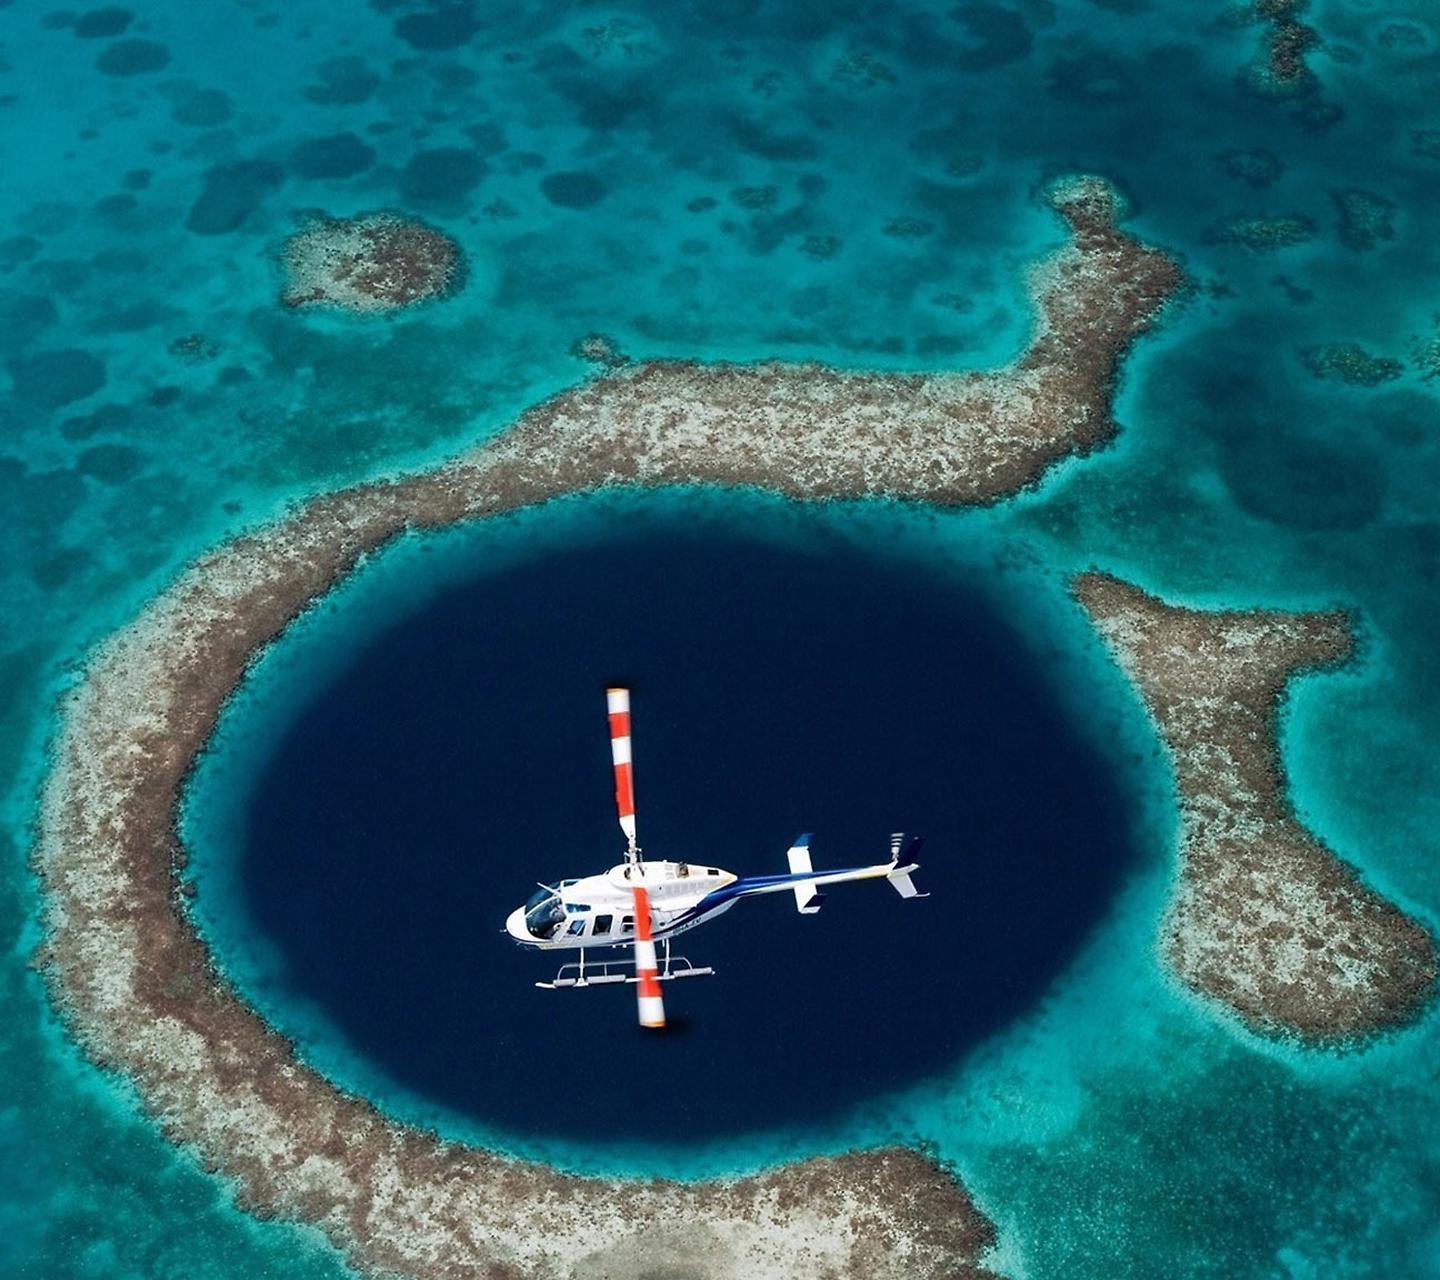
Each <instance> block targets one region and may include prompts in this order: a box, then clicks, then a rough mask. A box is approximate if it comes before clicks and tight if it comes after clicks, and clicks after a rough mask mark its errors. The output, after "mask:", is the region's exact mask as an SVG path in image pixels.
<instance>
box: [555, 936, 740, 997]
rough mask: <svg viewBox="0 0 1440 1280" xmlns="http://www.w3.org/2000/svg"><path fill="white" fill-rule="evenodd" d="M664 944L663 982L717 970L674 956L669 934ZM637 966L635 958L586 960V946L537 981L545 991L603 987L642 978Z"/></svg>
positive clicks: (703, 976)
mask: <svg viewBox="0 0 1440 1280" xmlns="http://www.w3.org/2000/svg"><path fill="white" fill-rule="evenodd" d="M661 945H662V947H663V951H662V954H661V957H660V972H659V974H658V975H657V976H658V977H659V979H660V981H661V982H669V981H670V980H671V979H672V978H705V977H709V976H710V975H711V974H713V973H714V972H715V970H714V969H712V968H710V966H709V965H705V966H704V967H703V968H702V967H700V966H697V965H693V964H691V963H690V961H689V960H687V959H686V958H685V957H684V956H675V957H673V958H672V957H671V955H670V941H669V939H668V938H667V939H666V940H665V942H664V943H662V944H661ZM634 968H635V961H634V960H633V959H630V960H593V961H591V962H590V963H589V964H586V963H585V952H584V951H583V950H582V951H581V952H580V959H579V960H576V961H573V962H571V963H570V964H562V965H561V966H560V970H559V972H558V973H556V975H555V977H554V978H553V979H552V980H551V981H549V982H537V983H536V984H535V985H536V986H537V987H539V988H540V989H541V990H542V991H558V990H560V989H561V988H564V987H600V986H604V985H606V984H607V983H612V982H639V981H640V979H639V978H638V977H637V976H636V975H635V973H634ZM616 970H619V972H616ZM627 970H628V971H629V972H627Z"/></svg>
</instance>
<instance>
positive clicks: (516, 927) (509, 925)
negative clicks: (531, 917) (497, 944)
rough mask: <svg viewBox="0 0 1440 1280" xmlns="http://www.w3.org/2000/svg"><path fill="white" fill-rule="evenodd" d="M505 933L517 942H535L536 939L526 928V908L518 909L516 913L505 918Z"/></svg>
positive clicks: (513, 912)
mask: <svg viewBox="0 0 1440 1280" xmlns="http://www.w3.org/2000/svg"><path fill="white" fill-rule="evenodd" d="M505 932H506V933H508V934H509V935H510V936H511V937H512V938H514V939H515V941H516V942H534V941H535V939H533V938H532V937H531V936H530V931H529V930H528V929H527V928H526V927H525V908H524V907H516V908H515V910H514V911H512V912H511V913H510V914H509V915H508V916H506V917H505Z"/></svg>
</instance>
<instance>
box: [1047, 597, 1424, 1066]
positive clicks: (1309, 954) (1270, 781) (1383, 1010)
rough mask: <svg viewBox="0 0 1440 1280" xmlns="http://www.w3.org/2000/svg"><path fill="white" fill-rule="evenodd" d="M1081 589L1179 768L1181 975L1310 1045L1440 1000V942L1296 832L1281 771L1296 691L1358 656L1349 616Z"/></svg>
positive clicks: (1166, 937) (1170, 947) (1173, 913)
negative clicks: (1229, 607) (1200, 606)
mask: <svg viewBox="0 0 1440 1280" xmlns="http://www.w3.org/2000/svg"><path fill="white" fill-rule="evenodd" d="M1074 591H1075V595H1076V597H1077V598H1078V599H1079V601H1080V603H1081V604H1082V605H1083V606H1084V607H1085V609H1086V611H1087V612H1088V613H1089V615H1090V617H1091V619H1092V621H1093V622H1094V623H1095V625H1096V626H1097V627H1098V628H1099V630H1100V632H1101V634H1102V635H1103V636H1104V638H1105V640H1106V642H1107V643H1108V645H1109V646H1110V648H1111V650H1112V651H1113V652H1114V653H1115V655H1116V657H1117V659H1118V660H1119V662H1120V664H1121V665H1122V666H1123V667H1124V669H1125V670H1126V672H1127V673H1128V674H1129V675H1130V677H1131V679H1133V680H1134V681H1135V684H1136V686H1137V687H1138V688H1139V690H1140V693H1141V696H1142V697H1143V698H1144V700H1145V703H1146V705H1147V706H1148V707H1149V708H1150V712H1151V714H1152V715H1153V716H1154V717H1155V722H1156V724H1157V725H1158V726H1159V730H1160V735H1161V737H1162V738H1163V739H1164V740H1165V743H1166V745H1167V746H1168V747H1169V750H1170V755H1171V758H1172V760H1173V761H1174V765H1175V777H1176V783H1177V786H1178V789H1179V793H1180V803H1181V817H1182V831H1181V837H1180V878H1179V885H1178V888H1177V891H1176V894H1175V898H1174V900H1173V902H1172V904H1171V907H1170V910H1169V912H1168V915H1167V918H1166V921H1165V924H1164V927H1163V944H1162V945H1163V950H1164V955H1165V959H1166V961H1167V962H1168V963H1169V965H1170V967H1171V968H1172V969H1173V970H1174V972H1175V973H1176V974H1178V975H1179V976H1180V978H1181V979H1182V980H1183V981H1184V982H1186V983H1187V984H1188V985H1189V986H1191V987H1193V988H1195V989H1196V990H1197V991H1200V992H1202V993H1204V994H1205V995H1207V996H1210V997H1212V998H1213V999H1215V1000H1219V1001H1222V1002H1223V1003H1225V1004H1227V1005H1229V1006H1230V1007H1231V1008H1232V1009H1234V1010H1235V1011H1236V1012H1237V1013H1238V1014H1239V1015H1240V1016H1241V1018H1243V1019H1244V1020H1245V1022H1246V1023H1248V1024H1249V1025H1250V1026H1251V1027H1253V1028H1254V1029H1256V1030H1258V1031H1262V1032H1266V1033H1270V1034H1284V1035H1294V1036H1298V1037H1300V1038H1301V1039H1302V1040H1304V1041H1306V1042H1309V1043H1314V1044H1334V1043H1349V1042H1354V1041H1355V1040H1357V1039H1363V1038H1365V1037H1368V1036H1371V1035H1373V1034H1374V1033H1376V1032H1378V1031H1381V1030H1384V1029H1385V1028H1387V1027H1391V1026H1394V1025H1396V1024H1399V1023H1403V1022H1405V1021H1406V1020H1408V1019H1410V1018H1412V1017H1413V1016H1414V1014H1415V1012H1416V1011H1417V1009H1418V1008H1419V1007H1420V1006H1421V1005H1422V1004H1423V1003H1424V1002H1425V1001H1426V1000H1428V999H1429V998H1430V997H1431V996H1432V995H1433V993H1434V988H1435V980H1436V975H1437V957H1436V950H1435V943H1434V940H1433V939H1432V938H1431V936H1430V934H1429V933H1427V932H1426V930H1425V929H1424V928H1423V927H1421V926H1420V925H1419V924H1417V923H1416V922H1415V921H1413V920H1411V919H1410V918H1409V917H1408V916H1406V915H1404V914H1403V913H1402V912H1401V911H1400V910H1399V909H1398V908H1396V907H1395V906H1394V905H1393V904H1391V903H1390V902H1387V901H1386V900H1385V899H1384V898H1382V897H1380V895H1379V894H1377V893H1375V892H1374V891H1373V890H1372V889H1370V888H1368V887H1367V886H1366V885H1365V884H1364V883H1363V882H1362V881H1361V880H1360V877H1359V875H1358V874H1357V873H1356V872H1355V870H1354V869H1353V868H1352V867H1350V866H1349V865H1348V864H1346V863H1345V862H1343V861H1341V859H1340V858H1338V857H1337V856H1336V855H1335V854H1334V853H1333V852H1332V851H1331V850H1329V849H1327V848H1326V847H1325V846H1324V845H1323V844H1321V843H1320V841H1319V840H1318V839H1316V838H1315V836H1314V835H1312V834H1311V833H1310V832H1309V831H1307V830H1306V829H1305V828H1304V827H1303V826H1302V825H1301V824H1300V822H1299V820H1298V819H1297V818H1296V817H1295V815H1294V813H1293V812H1292V810H1291V807H1290V803H1289V800H1288V798H1287V795H1286V784H1285V776H1284V771H1283V768H1282V766H1281V763H1280V750H1279V741H1278V733H1279V707H1280V702H1281V699H1282V698H1283V696H1284V693H1285V688H1286V685H1287V683H1288V682H1289V680H1290V679H1291V677H1292V676H1293V675H1295V674H1296V673H1297V672H1300V671H1305V670H1309V669H1313V668H1316V667H1322V666H1326V665H1328V664H1332V663H1335V662H1339V661H1341V660H1343V659H1345V658H1347V657H1348V656H1349V655H1350V653H1351V650H1352V647H1353V641H1352V638H1351V633H1350V628H1349V626H1348V624H1347V621H1346V618H1345V616H1344V615H1343V614H1339V613H1310V614H1296V613H1273V612H1261V611H1250V612H1206V611H1201V610H1195V609H1183V608H1177V607H1175V606H1173V605H1168V604H1165V603H1163V602H1162V601H1160V600H1157V599H1155V598H1154V597H1152V596H1148V595H1146V594H1145V593H1144V592H1143V591H1141V590H1140V589H1139V588H1138V587H1134V586H1131V585H1130V584H1128V583H1125V582H1121V581H1120V580H1118V579H1116V578H1112V577H1108V576H1106V575H1103V574H1086V575H1084V576H1082V577H1080V578H1079V579H1078V580H1077V581H1076V582H1075V584H1074Z"/></svg>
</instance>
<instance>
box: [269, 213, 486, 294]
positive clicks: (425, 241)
mask: <svg viewBox="0 0 1440 1280" xmlns="http://www.w3.org/2000/svg"><path fill="white" fill-rule="evenodd" d="M282 260H283V262H284V266H285V272H286V285H285V292H284V293H283V294H282V296H281V300H282V301H283V302H284V303H285V305H286V306H287V307H304V306H326V307H339V308H341V309H342V310H345V311H358V312H361V313H365V314H373V313H376V312H386V311H398V310H400V309H401V308H402V307H410V306H414V305H415V304H416V303H420V302H427V301H429V300H430V299H432V298H441V297H444V296H446V295H447V294H449V293H452V292H454V290H455V289H456V288H458V287H459V285H460V282H461V280H462V279H463V277H464V256H463V254H462V253H461V251H460V246H459V245H458V244H456V243H455V241H454V240H452V239H451V238H450V237H449V236H447V235H446V234H445V233H444V232H443V231H437V230H436V229H435V228H434V227H432V226H429V225H428V224H426V223H424V222H421V221H419V220H418V219H415V218H407V217H404V216H403V215H401V214H398V213H384V212H382V213H366V214H361V215H360V216H359V217H356V218H318V219H316V220H314V221H313V222H311V223H310V224H309V225H308V226H306V227H305V228H304V229H303V230H301V231H299V232H297V233H296V234H295V235H293V236H291V237H290V239H289V240H287V241H286V242H285V247H284V250H283V252H282Z"/></svg>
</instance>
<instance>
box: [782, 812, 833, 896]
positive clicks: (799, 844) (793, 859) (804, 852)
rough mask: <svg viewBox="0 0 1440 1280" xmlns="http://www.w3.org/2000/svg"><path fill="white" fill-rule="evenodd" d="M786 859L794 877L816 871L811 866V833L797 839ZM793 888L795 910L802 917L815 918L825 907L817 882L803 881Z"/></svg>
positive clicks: (788, 850) (787, 851)
mask: <svg viewBox="0 0 1440 1280" xmlns="http://www.w3.org/2000/svg"><path fill="white" fill-rule="evenodd" d="M785 859H786V861H787V862H789V864H790V871H791V874H792V875H798V874H799V873H801V872H803V871H814V870H815V868H814V867H813V866H811V865H810V833H809V832H808V831H807V832H806V833H805V834H804V835H803V836H796V837H795V843H794V844H792V845H791V846H790V847H789V848H788V849H787V850H786V851H785ZM791 888H792V889H793V890H794V893H795V910H796V911H798V912H799V913H800V914H801V915H802V916H813V915H814V914H815V913H816V912H817V911H819V910H820V908H821V907H823V906H824V905H825V895H824V894H823V893H821V892H820V889H819V886H818V885H816V883H815V881H813V880H801V881H798V882H797V883H796V884H794V885H792V886H791Z"/></svg>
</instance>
